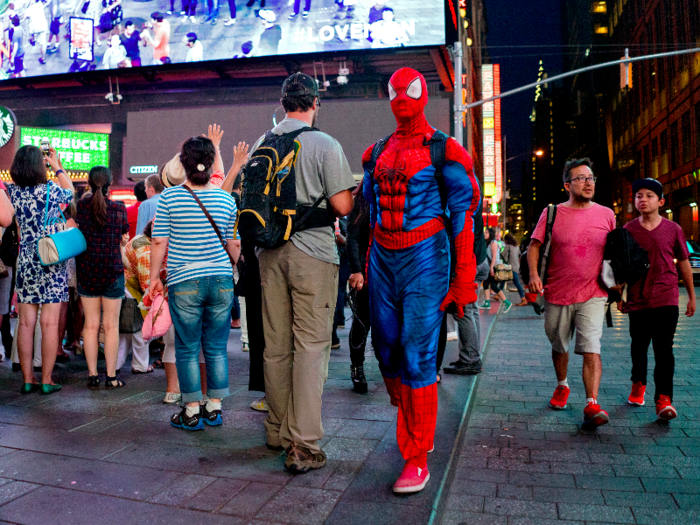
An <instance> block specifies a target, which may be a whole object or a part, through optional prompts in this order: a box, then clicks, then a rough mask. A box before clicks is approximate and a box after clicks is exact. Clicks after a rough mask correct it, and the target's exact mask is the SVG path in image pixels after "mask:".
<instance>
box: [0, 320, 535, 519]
mask: <svg viewBox="0 0 700 525" xmlns="http://www.w3.org/2000/svg"><path fill="white" fill-rule="evenodd" d="M346 314H347V317H349V315H350V313H349V310H346ZM494 314H495V311H494ZM494 317H495V315H493V314H488V313H487V314H485V315H483V316H482V331H483V333H484V340H485V339H486V332H487V331H488V329H489V327H490V326H491V325H492V323H493V320H494ZM349 328H350V322H349V321H348V323H347V328H346V329H344V330H341V331H340V337H341V349H340V350H337V351H333V353H332V357H331V362H330V366H329V369H330V370H329V379H328V382H327V383H326V386H325V390H324V396H323V414H322V417H323V423H324V427H325V431H326V437H325V438H324V439H323V442H322V446H323V449H324V450H325V451H326V454H327V455H328V465H327V466H326V467H325V468H323V469H320V470H318V471H313V472H310V473H308V474H303V475H294V474H290V473H288V472H285V471H284V469H283V464H284V456H283V455H282V454H280V453H278V452H271V451H269V450H267V448H266V447H265V437H264V431H263V426H262V423H263V419H264V417H265V415H264V414H260V413H256V412H253V411H251V410H250V408H249V407H248V405H249V404H250V402H251V401H253V400H255V399H258V398H259V397H261V394H260V393H259V392H249V391H248V388H247V383H248V354H246V353H242V352H241V347H240V332H239V331H236V330H232V331H231V334H230V338H229V366H230V386H231V393H232V395H231V396H230V397H228V398H226V399H225V400H224V402H223V408H224V425H223V426H222V427H214V428H211V427H207V428H206V430H205V431H202V432H192V433H190V432H185V431H182V430H177V429H174V428H172V427H171V426H170V424H169V422H168V419H169V417H170V416H171V415H172V414H173V413H175V412H176V411H177V409H176V408H174V407H169V406H166V405H163V404H162V402H161V401H162V398H163V395H164V388H165V377H164V372H163V371H162V370H157V371H156V372H155V373H153V374H145V375H131V374H130V373H129V367H130V363H129V362H127V363H126V365H125V366H124V368H123V369H122V370H121V374H120V376H121V379H122V380H124V381H125V382H126V386H125V387H124V388H121V389H117V390H111V391H107V390H105V389H104V388H102V389H100V390H98V391H91V390H88V389H87V388H86V386H85V385H86V382H87V369H86V365H85V360H84V359H83V358H82V357H77V358H76V357H73V356H71V362H70V363H69V364H67V365H60V364H57V365H56V371H55V373H54V380H55V381H56V382H58V383H61V384H63V390H62V391H61V392H59V393H56V394H53V395H50V396H40V395H38V394H31V395H27V396H20V395H19V394H18V391H19V388H20V386H21V381H22V378H21V374H20V373H12V372H11V369H10V367H9V363H8V362H7V361H5V362H3V363H1V364H0V522H11V523H22V524H32V525H39V524H47V523H48V524H71V525H82V524H86V525H88V524H89V525H101V524H119V525H124V524H130V523H158V524H161V523H162V524H167V525H179V524H187V525H191V524H192V523H197V524H236V525H239V524H240V525H244V524H251V525H252V524H257V525H265V524H273V523H295V524H302V525H315V524H322V523H328V524H365V523H372V524H396V523H401V524H402V525H412V524H425V523H427V522H428V521H429V520H431V519H432V520H433V521H435V520H436V519H437V518H439V513H440V512H441V511H442V509H443V508H444V502H443V500H444V497H442V496H444V495H445V494H446V492H445V490H444V489H443V488H442V487H443V485H445V486H446V484H447V482H448V481H449V472H451V471H448V470H447V465H448V464H454V463H455V462H454V461H452V459H456V456H455V455H454V454H455V452H454V451H455V450H456V445H457V437H458V432H459V430H460V428H461V427H460V423H461V422H462V419H463V416H464V415H465V406H466V402H467V400H468V399H469V397H470V394H471V391H472V387H473V384H474V381H475V378H474V377H460V376H443V381H442V384H441V385H440V386H439V399H440V407H439V413H438V426H437V434H436V440H435V452H434V453H433V454H430V458H429V466H430V472H431V480H430V482H429V483H428V486H427V487H426V490H424V491H423V492H422V493H420V494H416V495H410V496H402V497H398V496H396V495H394V494H393V493H392V491H391V486H392V484H393V482H394V481H395V479H396V477H397V476H398V474H399V473H400V471H401V468H402V466H403V460H402V459H401V456H400V453H399V450H398V447H397V445H396V435H395V427H396V409H395V408H394V407H392V406H391V405H390V404H389V396H388V395H387V393H386V389H385V387H384V384H383V382H382V381H381V376H380V374H379V371H378V368H377V362H376V360H375V358H374V357H373V355H372V354H371V350H370V348H371V347H370V345H369V344H368V351H367V361H366V365H365V366H366V368H365V370H366V371H367V376H368V380H369V394H367V395H359V394H355V393H354V392H352V386H351V382H350V355H349V350H348V345H347V334H348V331H349ZM456 356H457V347H456V343H454V342H451V343H449V345H448V349H447V353H446V356H445V362H446V363H448V362H449V361H451V360H454V359H455V358H456ZM491 362H492V363H493V358H492V361H491ZM103 366H104V365H103V362H100V364H99V368H100V370H103ZM101 373H103V371H102V372H101ZM521 404H522V403H521ZM462 428H463V427H462ZM470 439H471V436H470ZM446 472H448V475H447V476H446V475H445V473H446ZM460 472H461V471H460ZM443 480H444V482H443ZM441 502H442V503H441ZM433 508H435V509H436V511H435V512H433ZM438 511H439V512H438ZM431 513H432V514H431Z"/></svg>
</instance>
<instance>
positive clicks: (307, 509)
mask: <svg viewBox="0 0 700 525" xmlns="http://www.w3.org/2000/svg"><path fill="white" fill-rule="evenodd" d="M340 495H341V493H340V492H336V491H334V490H324V489H309V488H298V487H285V488H284V489H282V490H281V491H280V492H278V493H277V495H275V497H274V498H273V499H272V500H271V501H270V502H269V503H267V504H266V505H265V506H263V508H262V509H261V510H260V512H258V514H257V516H256V517H257V518H260V519H268V520H276V521H282V522H287V523H299V524H302V525H317V524H318V525H321V524H322V523H324V522H325V521H326V518H327V517H328V516H329V515H330V513H331V511H332V510H333V507H335V504H336V503H337V501H338V499H339V498H340Z"/></svg>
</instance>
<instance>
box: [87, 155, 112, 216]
mask: <svg viewBox="0 0 700 525" xmlns="http://www.w3.org/2000/svg"><path fill="white" fill-rule="evenodd" d="M88 184H89V185H90V189H91V190H92V199H91V200H90V215H91V218H92V220H93V221H95V223H96V224H97V226H99V227H100V228H104V226H105V224H107V200H106V198H107V194H108V193H109V186H110V185H111V184H112V171H111V170H110V169H109V168H107V167H105V166H95V167H94V168H92V169H91V170H90V173H89V174H88Z"/></svg>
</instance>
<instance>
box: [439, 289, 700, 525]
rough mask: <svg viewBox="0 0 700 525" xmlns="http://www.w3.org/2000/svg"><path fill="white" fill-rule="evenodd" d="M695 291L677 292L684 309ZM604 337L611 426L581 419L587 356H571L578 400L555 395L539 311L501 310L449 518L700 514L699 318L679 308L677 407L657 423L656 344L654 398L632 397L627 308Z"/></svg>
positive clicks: (502, 524)
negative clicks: (566, 404) (557, 404)
mask: <svg viewBox="0 0 700 525" xmlns="http://www.w3.org/2000/svg"><path fill="white" fill-rule="evenodd" d="M686 301H687V296H686V295H685V293H683V292H682V293H681V305H683V307H682V308H681V312H684V311H685V302H686ZM614 324H615V326H614V328H605V330H604V335H603V341H602V343H603V344H602V347H603V350H602V360H603V378H602V381H601V387H600V394H599V403H600V405H601V406H602V407H603V408H604V409H605V410H607V411H608V412H609V414H610V424H609V425H607V426H604V427H600V428H599V429H597V431H596V430H594V431H590V430H585V429H583V428H582V427H581V422H582V419H583V406H584V402H585V393H584V390H583V384H582V382H581V375H580V374H581V364H582V359H581V357H579V356H575V355H573V352H572V356H571V362H570V364H569V386H570V387H571V397H570V398H569V401H570V408H569V409H568V410H565V411H554V410H551V409H549V408H548V406H547V404H548V401H549V399H550V397H551V395H552V392H553V391H554V388H555V387H556V379H555V376H554V370H553V367H552V363H551V357H550V355H551V354H550V352H551V347H550V346H549V344H548V341H547V338H546V336H545V334H544V323H543V318H542V317H538V316H536V315H535V314H534V313H533V311H532V310H531V309H530V308H513V309H512V310H511V311H510V312H509V313H507V314H500V316H499V318H498V321H497V322H496V323H495V326H494V329H493V332H492V338H491V341H490V345H489V347H488V349H487V351H486V360H485V366H484V372H483V373H482V374H481V376H480V377H479V381H478V385H477V390H476V393H475V395H474V403H473V406H472V408H471V414H470V418H469V424H468V429H467V431H466V436H465V438H464V441H463V443H462V447H461V450H460V457H459V462H458V465H457V467H456V470H455V475H454V481H453V482H452V484H451V487H450V490H449V494H448V496H447V503H446V509H447V510H446V512H445V513H444V515H443V516H442V518H443V519H442V524H443V525H456V524H470V525H472V524H473V525H486V524H489V525H491V524H494V525H495V524H498V525H506V524H507V525H529V524H533V525H534V524H537V525H550V524H554V523H561V524H562V525H574V524H576V525H581V524H583V523H586V524H600V523H637V524H661V523H673V524H674V525H681V524H685V523H699V522H700V379H699V377H700V372H699V371H700V354H699V353H698V345H699V344H700V342H699V341H698V338H699V336H700V328H699V325H698V321H697V319H696V318H691V319H688V318H686V317H684V316H683V315H682V314H681V320H680V323H679V327H678V332H677V334H676V340H675V343H676V344H675V356H676V376H675V389H674V390H675V391H674V400H673V405H674V406H675V407H676V409H677V410H678V418H677V419H674V420H673V421H671V422H670V423H666V424H664V423H660V422H656V421H655V419H656V416H655V412H654V403H653V395H654V387H653V366H654V358H653V351H652V350H651V349H650V351H649V353H650V358H649V388H648V390H647V396H646V405H645V406H644V407H632V406H629V405H627V403H626V400H627V396H628V395H629V391H630V387H631V383H630V371H631V368H630V367H631V362H630V357H629V346H630V339H629V332H628V323H627V317H626V316H623V315H621V314H619V313H617V312H615V314H614Z"/></svg>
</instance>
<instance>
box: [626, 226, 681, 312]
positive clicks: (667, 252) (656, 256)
mask: <svg viewBox="0 0 700 525" xmlns="http://www.w3.org/2000/svg"><path fill="white" fill-rule="evenodd" d="M625 228H626V229H627V231H629V232H630V233H631V234H632V237H633V238H634V240H635V241H637V243H638V244H639V245H640V246H641V247H642V248H644V249H645V250H646V251H647V254H648V255H649V271H648V272H647V274H646V277H644V278H643V279H640V280H639V281H637V282H636V283H635V284H634V285H632V286H630V287H629V290H628V291H627V307H626V309H625V311H626V312H634V311H636V310H648V309H650V308H659V307H661V306H678V297H679V292H678V270H677V268H676V263H674V262H673V260H674V259H676V260H678V261H679V262H680V261H685V260H686V259H688V247H687V245H686V242H685V235H683V230H682V229H681V227H680V226H679V225H678V224H676V223H675V222H673V221H669V220H668V219H664V218H662V219H661V223H660V224H659V225H658V226H657V227H656V228H654V229H653V230H651V231H649V230H647V229H645V228H644V226H642V223H641V222H640V220H639V219H638V218H637V219H635V220H633V221H632V222H628V223H627V224H625Z"/></svg>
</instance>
